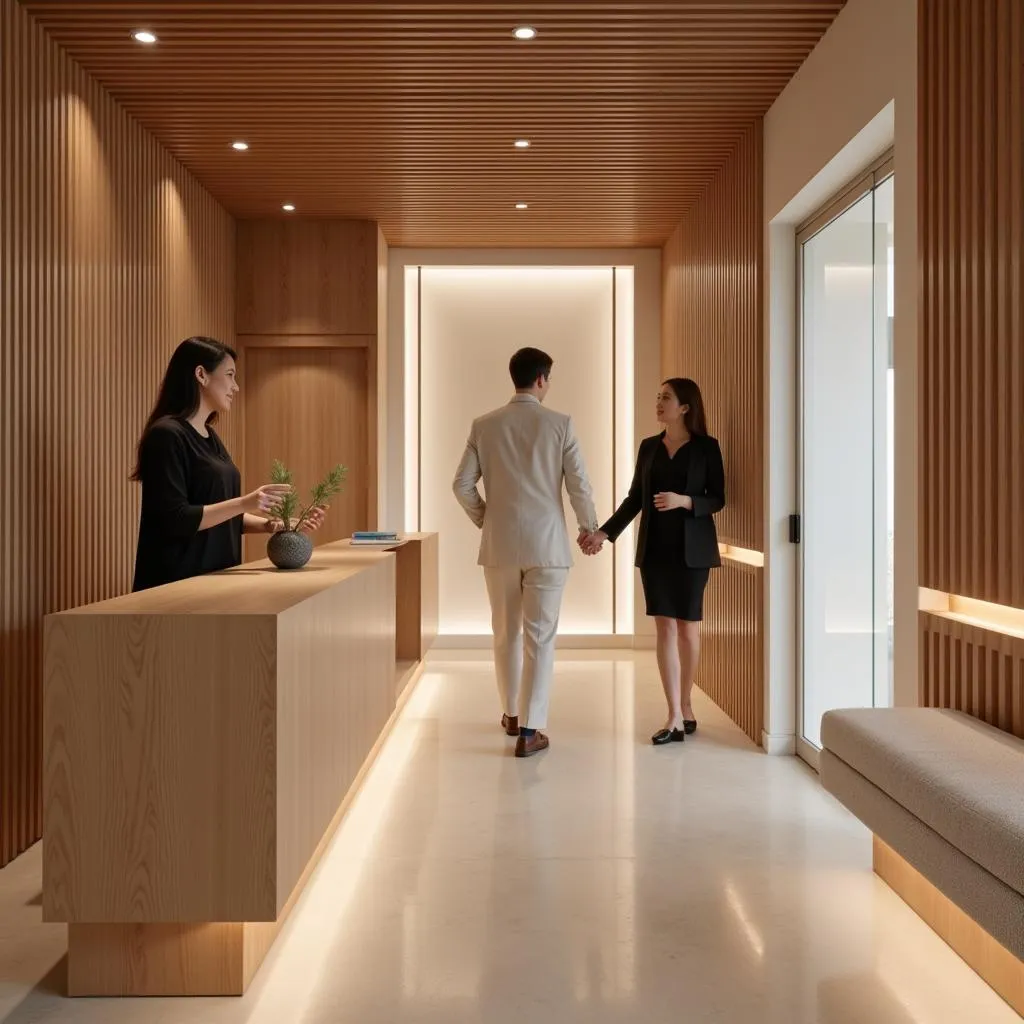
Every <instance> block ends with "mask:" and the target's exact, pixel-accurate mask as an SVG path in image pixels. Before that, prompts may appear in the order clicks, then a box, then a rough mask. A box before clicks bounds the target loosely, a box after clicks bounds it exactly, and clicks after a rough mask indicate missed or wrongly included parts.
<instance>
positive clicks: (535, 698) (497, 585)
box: [484, 568, 569, 729]
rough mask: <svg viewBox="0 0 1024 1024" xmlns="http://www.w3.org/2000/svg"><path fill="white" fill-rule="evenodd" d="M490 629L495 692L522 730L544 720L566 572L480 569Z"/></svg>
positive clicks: (543, 725)
mask: <svg viewBox="0 0 1024 1024" xmlns="http://www.w3.org/2000/svg"><path fill="white" fill-rule="evenodd" d="M484 577H485V579H486V580H487V593H488V595H489V597H490V599H491V625H492V627H493V629H494V666H495V669H496V672H497V676H498V693H499V695H500V697H501V703H502V708H503V709H504V711H505V714H507V715H520V716H521V717H520V719H519V724H520V725H521V726H524V727H526V728H527V729H544V728H546V727H547V724H548V701H549V699H550V697H551V677H552V674H553V672H554V667H555V636H556V635H557V633H558V615H559V612H560V611H561V608H562V591H563V590H565V583H566V580H567V579H568V578H569V570H568V569H561V568H542V569H493V568H485V569H484Z"/></svg>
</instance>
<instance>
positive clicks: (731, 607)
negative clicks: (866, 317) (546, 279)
mask: <svg viewBox="0 0 1024 1024" xmlns="http://www.w3.org/2000/svg"><path fill="white" fill-rule="evenodd" d="M762 209H763V204H762V125H761V122H760V120H759V121H758V122H757V123H756V124H755V125H753V126H752V127H751V128H750V129H749V130H748V131H747V133H746V134H745V135H744V136H743V138H742V140H741V141H740V142H739V145H738V146H737V148H736V150H735V152H734V153H733V155H732V156H731V158H730V159H729V161H728V162H727V163H726V164H725V166H723V167H722V169H721V170H720V171H719V173H718V176H717V177H716V178H715V179H714V181H713V182H712V183H711V185H710V186H709V187H708V188H707V190H706V191H705V192H704V194H703V195H702V196H701V198H700V199H699V200H698V201H697V202H696V203H694V205H693V206H692V208H691V209H690V211H689V212H688V214H687V215H686V217H685V218H684V219H683V220H682V222H681V223H680V224H679V226H678V227H677V228H676V229H675V231H674V232H673V234H672V236H671V237H670V238H669V240H668V241H667V242H666V243H665V247H664V250H663V256H662V267H663V271H662V275H663V281H662V367H661V368H662V375H663V376H665V377H670V376H683V377H693V378H694V380H696V381H697V383H698V384H699V385H700V388H701V391H702V392H703V395H704V401H705V404H706V406H707V413H708V425H709V429H710V431H711V433H712V434H714V435H715V436H717V437H718V439H719V441H720V442H721V444H722V452H723V455H724V457H725V474H726V507H725V508H724V509H723V511H722V512H721V513H720V514H719V515H718V516H717V517H716V520H717V523H718V531H719V537H720V539H721V540H722V541H723V542H725V543H728V544H733V545H735V546H737V547H743V548H749V549H752V550H755V551H760V550H761V549H762V547H763V543H764V540H763V537H764V522H763V516H764V513H763V504H764V500H763V490H762V484H763V478H764V475H763V474H764V470H763V467H764V456H763V450H762V444H761V439H762V436H763V427H762V421H761V409H762V401H763V400H762V380H763V368H762V349H763V342H762V338H763V328H762V314H761V308H762V281H763V270H762V268H763V262H764V254H763V246H762V234H763V229H762V222H763V218H762ZM763 582H764V570H763V569H760V568H757V567H754V566H749V565H746V564H743V563H737V562H733V561H730V560H728V559H726V560H725V564H724V565H723V567H722V569H720V570H718V571H716V572H713V573H712V574H711V582H710V583H709V585H708V591H707V597H706V599H705V613H704V626H703V633H702V636H703V651H702V654H701V662H700V667H699V668H698V673H697V679H698V685H699V686H700V687H701V689H702V690H704V692H705V693H707V694H708V696H709V697H711V699H712V700H714V701H715V703H716V704H718V705H719V707H721V708H722V709H723V710H724V711H725V712H726V714H728V715H729V716H730V717H731V718H732V719H733V720H734V721H735V722H736V723H737V724H738V725H739V726H740V728H742V729H743V730H744V732H746V734H747V735H748V736H749V737H750V738H751V739H752V740H753V741H754V742H755V743H758V744H760V742H761V733H762V729H763V726H764V666H763V661H762V657H761V653H762V644H763V642H764V640H763V638H764V605H763V594H762V588H763Z"/></svg>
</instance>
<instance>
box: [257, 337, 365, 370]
mask: <svg viewBox="0 0 1024 1024" xmlns="http://www.w3.org/2000/svg"><path fill="white" fill-rule="evenodd" d="M374 341H375V337H374V335H372V334H240V335H239V336H238V349H239V351H242V350H244V349H247V348H370V347H372V346H373V344H374ZM243 371H244V367H243Z"/></svg>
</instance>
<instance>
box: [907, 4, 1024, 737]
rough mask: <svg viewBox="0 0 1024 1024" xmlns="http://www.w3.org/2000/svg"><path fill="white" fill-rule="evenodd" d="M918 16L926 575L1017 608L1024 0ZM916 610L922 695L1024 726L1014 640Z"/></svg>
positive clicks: (1022, 430)
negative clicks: (919, 640)
mask: <svg viewBox="0 0 1024 1024" xmlns="http://www.w3.org/2000/svg"><path fill="white" fill-rule="evenodd" d="M919 26H920V32H919V40H920V42H919V47H920V53H919V64H918V67H919V87H918V96H919V99H918V103H919V113H918V118H919V125H920V127H919V131H920V152H919V161H920V173H919V218H920V239H919V244H920V260H921V325H922V326H921V332H920V338H921V340H920V378H919V393H920V417H921V419H920V432H919V436H920V479H919V487H920V504H919V508H920V513H919V515H920V520H919V529H920V542H919V545H920V546H919V553H920V584H921V586H923V587H927V588H929V589H931V590H937V591H940V592H944V593H949V594H954V595H958V596H963V597H969V598H976V599H979V600H983V601H990V602H994V603H996V604H1001V605H1009V606H1011V607H1016V608H1024V534H1022V531H1021V524H1022V523H1024V425H1022V424H1024V344H1022V328H1024V257H1022V249H1024V68H1022V64H1024V4H1021V3H1020V0H943V2H942V3H922V4H920V5H919ZM920 620H921V647H920V651H921V658H920V679H919V692H920V703H922V704H924V705H927V706H931V707H951V708H958V709H960V710H962V711H966V712H968V713H969V714H972V715H975V716H976V717H978V718H982V719H984V720H985V721H988V722H990V723H992V724H994V725H998V726H999V727H1000V728H1002V729H1006V730H1008V731H1010V732H1013V733H1015V734H1016V735H1018V736H1024V707H1022V702H1024V640H1021V639H1019V638H1016V637H1013V636H1008V635H1006V634H1004V633H1001V632H998V631H997V630H996V629H984V628H982V627H980V626H977V625H967V624H965V623H963V622H958V621H956V620H953V619H949V618H945V617H943V616H941V615H935V614H930V613H927V612H922V613H921V615H920Z"/></svg>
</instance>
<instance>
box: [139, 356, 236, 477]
mask: <svg viewBox="0 0 1024 1024" xmlns="http://www.w3.org/2000/svg"><path fill="white" fill-rule="evenodd" d="M228 356H230V357H231V358H232V359H237V358H238V356H237V355H236V354H235V350H234V349H233V348H229V347H228V346H227V345H225V344H224V343H223V342H222V341H217V340H216V338H204V337H195V338H186V339H185V340H184V341H183V342H182V343H181V344H180V345H179V346H178V347H177V348H176V349H175V350H174V355H173V356H171V361H170V362H169V363H168V364H167V372H166V373H165V374H164V380H163V383H162V384H161V385H160V393H159V394H158V395H157V399H156V405H154V406H153V411H152V412H151V413H150V414H149V419H148V420H146V425H145V427H143V430H142V436H141V437H140V438H139V443H138V447H137V449H136V458H135V469H134V470H133V471H132V479H133V480H139V479H140V474H139V471H140V469H141V468H142V467H141V465H140V461H139V452H141V450H142V443H143V441H145V440H146V435H147V434H148V433H149V432H150V430H151V429H152V427H153V424H154V423H156V421H157V420H159V419H163V417H164V416H176V417H177V418H178V419H183V420H187V419H189V418H190V417H191V416H193V415H195V411H196V410H197V409H198V408H199V381H198V380H197V379H196V368H197V367H199V366H201V367H202V368H203V369H204V370H205V371H206V372H207V373H213V371H214V370H216V369H217V367H218V366H220V364H221V363H223V362H224V360H225V359H227V358H228ZM216 419H217V414H216V413H213V414H211V415H210V416H209V418H208V419H207V421H206V422H207V424H210V423H213V422H214V420H216Z"/></svg>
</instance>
